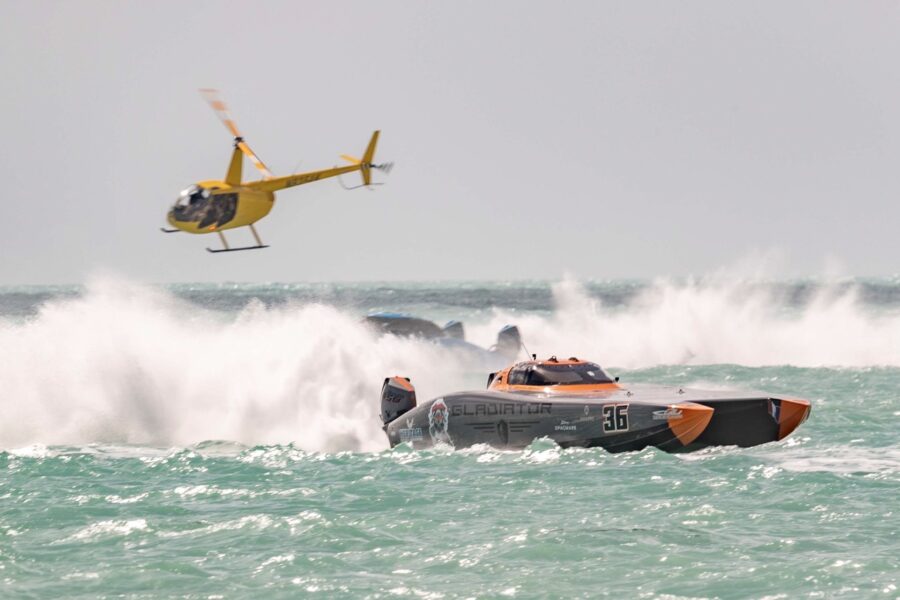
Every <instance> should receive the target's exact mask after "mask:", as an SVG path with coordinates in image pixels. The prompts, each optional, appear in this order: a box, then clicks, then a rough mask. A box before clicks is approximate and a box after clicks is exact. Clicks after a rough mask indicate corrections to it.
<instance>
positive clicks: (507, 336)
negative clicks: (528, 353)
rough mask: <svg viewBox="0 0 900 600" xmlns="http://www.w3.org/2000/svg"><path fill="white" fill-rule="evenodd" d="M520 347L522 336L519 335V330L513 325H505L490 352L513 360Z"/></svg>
mask: <svg viewBox="0 0 900 600" xmlns="http://www.w3.org/2000/svg"><path fill="white" fill-rule="evenodd" d="M521 347H522V336H521V335H520V334H519V328H518V327H516V326H515V325H507V326H506V327H504V328H503V329H501V330H500V333H498V334H497V343H496V344H495V345H494V346H493V347H492V348H491V350H492V351H494V352H496V353H498V354H502V355H503V356H506V357H508V358H514V357H515V356H516V354H518V353H519V348H521Z"/></svg>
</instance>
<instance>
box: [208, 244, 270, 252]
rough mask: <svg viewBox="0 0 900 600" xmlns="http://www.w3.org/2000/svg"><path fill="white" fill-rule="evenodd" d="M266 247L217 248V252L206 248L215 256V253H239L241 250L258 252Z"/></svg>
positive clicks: (266, 246)
mask: <svg viewBox="0 0 900 600" xmlns="http://www.w3.org/2000/svg"><path fill="white" fill-rule="evenodd" d="M268 247H269V246H268V245H265V246H244V247H242V248H219V249H218V250H213V249H212V248H207V249H206V251H207V252H212V253H213V254H216V253H217V252H240V251H241V250H259V249H261V248H268Z"/></svg>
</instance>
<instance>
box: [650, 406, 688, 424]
mask: <svg viewBox="0 0 900 600" xmlns="http://www.w3.org/2000/svg"><path fill="white" fill-rule="evenodd" d="M683 416H684V413H682V412H681V411H680V410H679V409H677V408H673V407H671V406H670V407H669V408H667V409H666V410H654V411H653V420H654V421H668V420H669V419H680V418H682V417H683Z"/></svg>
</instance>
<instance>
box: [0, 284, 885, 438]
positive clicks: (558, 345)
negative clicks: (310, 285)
mask: <svg viewBox="0 0 900 600" xmlns="http://www.w3.org/2000/svg"><path fill="white" fill-rule="evenodd" d="M553 294H554V301H555V309H554V310H553V311H552V312H551V313H549V314H538V313H534V312H532V313H521V312H518V311H511V310H500V309H493V311H492V312H490V313H488V316H487V317H485V316H481V319H480V321H478V322H474V323H467V327H468V333H469V337H470V338H471V339H472V340H473V341H475V342H476V343H479V344H481V345H485V346H486V345H489V344H490V343H492V342H493V341H494V339H495V336H496V332H497V330H498V329H499V328H500V327H501V326H502V325H504V324H507V323H516V324H518V325H519V326H520V328H521V330H522V334H523V338H524V340H525V342H526V344H527V345H528V349H529V351H531V352H536V353H539V354H541V355H547V354H560V355H566V356H568V355H578V356H584V357H589V358H592V359H595V360H598V361H600V362H602V363H603V364H608V365H611V366H618V367H624V368H641V367H647V366H652V365H657V364H679V363H682V364H684V363H686V364H708V363H739V364H743V365H750V366H756V365H796V366H823V365H825V366H843V367H863V366H871V365H888V366H900V315H898V314H896V313H895V312H893V313H892V312H884V311H882V312H881V313H879V312H877V311H875V310H874V309H872V308H871V307H867V306H863V305H862V304H861V303H860V302H859V300H858V298H857V294H856V291H855V290H854V289H852V288H849V289H848V288H846V287H845V288H841V290H840V291H835V290H829V289H828V288H823V289H822V290H821V291H819V292H818V293H817V294H816V295H815V296H814V297H813V298H812V299H811V300H809V301H808V302H806V303H804V304H803V305H802V306H793V307H791V306H787V305H786V304H785V302H783V299H780V298H778V297H777V294H776V293H775V292H773V291H772V290H771V289H769V288H767V287H766V286H759V285H755V286H754V285H748V284H746V283H740V282H737V283H735V282H732V283H728V282H713V281H702V280H695V281H688V282H680V283H673V282H667V281H658V282H655V283H653V284H652V285H649V286H647V287H646V288H645V289H644V290H643V291H642V292H641V293H640V294H638V295H637V296H636V297H635V298H633V299H632V300H631V301H629V302H628V303H627V304H626V305H624V306H618V307H607V306H605V305H604V304H603V303H602V302H601V301H599V300H597V299H596V298H593V297H592V296H591V295H590V294H588V293H587V292H586V291H585V290H584V288H582V286H581V285H579V283H578V282H576V281H574V280H572V279H566V280H564V281H562V282H560V283H558V284H556V285H554V286H553ZM482 315H483V313H482ZM423 316H425V317H428V316H429V315H423ZM359 318H360V315H359V314H355V313H352V312H351V311H344V310H341V309H339V308H336V307H334V306H329V305H325V304H315V303H304V304H299V303H297V304H290V303H288V304H286V305H282V306H278V307H274V308H273V307H266V306H264V305H263V304H262V303H261V302H258V301H251V302H250V303H249V304H248V305H247V306H246V307H244V308H243V309H242V310H241V311H240V312H239V313H237V314H224V313H222V312H217V311H213V310H207V309H204V308H202V307H198V306H197V305H196V304H192V303H190V302H188V301H185V300H181V299H179V298H177V297H175V296H174V295H172V294H170V293H168V292H166V291H164V290H160V289H158V288H154V287H148V286H142V285H136V284H132V283H129V282H125V281H121V280H118V279H115V278H105V279H96V280H94V281H92V282H91V283H89V284H88V286H87V288H86V290H85V292H84V293H83V294H82V295H80V296H78V297H74V298H66V299H56V300H51V301H49V302H47V303H45V304H44V305H43V306H42V307H41V308H40V310H39V311H38V313H37V314H36V315H35V316H34V317H33V318H31V319H29V320H28V321H26V322H24V323H23V322H13V321H4V320H2V319H0V448H11V447H18V446H23V445H27V444H35V443H43V444H84V443H93V442H104V443H120V442H121V443H129V444H131V443H137V444H155V445H168V444H178V445H187V444H192V443H196V442H199V441H202V440H216V439H219V440H232V441H237V442H241V443H245V444H264V443H265V444H268V443H285V442H293V443H295V444H296V445H297V446H298V447H300V448H302V449H305V450H325V451H334V450H376V449H382V448H384V447H385V441H384V436H383V433H382V432H381V430H380V426H379V420H378V402H377V398H378V393H379V389H380V386H381V382H382V380H383V378H384V377H385V376H387V375H393V374H402V375H409V376H411V377H413V378H414V382H415V384H416V386H417V389H418V390H419V392H420V397H422V398H429V397H431V396H433V395H436V394H438V393H441V392H442V391H446V390H452V389H459V388H460V386H461V382H465V383H466V385H473V383H472V382H476V383H477V384H480V383H481V382H483V376H484V374H485V370H484V369H479V368H477V367H476V366H473V365H472V364H470V363H469V364H467V363H465V362H464V361H463V360H461V359H460V358H459V357H458V356H455V355H453V354H451V353H450V352H449V351H448V350H446V349H443V348H440V347H438V346H435V345H432V344H429V343H427V342H422V341H415V340H408V339H399V338H394V337H390V336H388V337H378V336H376V335H375V334H373V333H372V332H371V331H369V330H368V329H367V328H366V327H364V326H363V325H362V324H361V323H360V321H359Z"/></svg>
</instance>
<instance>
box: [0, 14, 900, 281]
mask: <svg viewBox="0 0 900 600" xmlns="http://www.w3.org/2000/svg"><path fill="white" fill-rule="evenodd" d="M898 30H900V6H898V5H897V4H895V3H890V2H871V3H865V4H863V5H855V4H846V3H839V2H797V3H791V4H788V5H785V4H782V3H775V2H764V3H752V4H749V3H716V4H711V3H699V2H686V3H678V4H671V3H666V2H650V3H641V4H630V3H611V2H599V3H596V2H577V3H570V4H566V5H565V6H564V7H561V6H559V5H558V4H555V3H546V2H540V3H538V2H534V3H512V2H496V3H490V4H482V3H475V2H459V3H453V4H441V3H417V4H404V3H396V2H385V3H378V4H373V3H363V2H349V3H343V4H340V5H321V4H316V3H309V4H298V3H292V2H267V3H264V4H262V5H254V6H251V5H239V6H235V7H231V6H226V5H224V4H220V3H215V2H197V3H190V4H183V3H175V2H160V3H153V4H143V3H134V4H124V3H123V4H108V3H103V2H87V1H86V2H78V3H71V4H67V3H50V2H43V3H14V2H6V3H3V4H2V5H0V76H2V77H3V80H4V82H5V86H4V88H5V89H4V91H5V93H4V95H3V97H2V99H0V123H2V129H3V131H4V142H5V143H4V144H3V146H2V149H0V159H2V160H0V164H2V165H3V167H2V169H3V171H2V174H3V180H4V195H5V199H4V203H5V205H6V206H8V207H9V208H10V210H8V211H7V212H6V216H5V218H3V219H0V248H2V260H0V286H10V285H40V284H60V285H70V284H74V285H77V284H81V283H84V282H85V281H87V280H89V279H90V278H92V277H95V276H97V274H101V275H102V274H108V273H112V274H115V275H120V276H122V277H123V278H126V279H128V280H132V281H139V282H148V283H159V284H167V283H179V282H183V283H215V282H234V283H261V282H286V283H289V282H297V283H301V282H310V283H314V282H322V283H326V282H342V283H352V282H412V281H444V282H447V281H490V280H502V281H523V280H525V281H527V280H538V281H557V280H560V279H562V278H563V277H564V276H566V275H567V274H570V275H571V276H573V277H575V278H577V279H579V280H605V279H638V280H646V279H652V278H656V277H665V276H672V277H685V276H690V275H695V276H703V275H707V274H711V273H715V272H717V271H722V270H734V271H736V272H738V273H740V272H743V270H745V265H746V264H747V263H751V267H750V270H751V271H752V269H753V268H755V267H753V266H752V263H756V262H760V261H759V259H758V258H757V257H759V256H762V257H763V260H762V261H761V262H762V263H764V264H765V267H764V268H763V269H762V271H761V272H762V273H764V274H765V273H774V274H775V277H777V278H797V277H801V278H802V277H823V276H824V277H826V278H834V277H878V278H880V277H895V276H897V274H898V273H900V266H898V264H900V261H898V257H900V235H898V233H897V228H898V225H900V204H898V202H897V200H896V199H897V198H898V197H900V170H898V169H897V167H896V165H897V164H900V108H898V107H897V99H898V98H900V76H898V75H897V73H896V68H895V64H894V63H895V57H896V56H898V55H900V36H897V35H896V32H897V31H898ZM201 87H216V88H218V89H220V90H222V92H223V94H224V97H225V99H226V100H227V102H228V103H229V105H230V107H231V109H232V113H233V115H234V117H235V119H236V120H237V123H238V124H239V126H240V128H241V130H242V132H243V133H244V135H245V137H246V139H247V141H248V142H249V143H250V144H251V146H252V147H253V148H254V150H255V151H256V152H257V153H258V154H259V155H260V157H261V158H262V159H263V160H264V161H265V162H266V163H267V164H268V165H269V167H270V168H271V169H272V170H273V171H274V172H275V173H276V174H286V173H289V172H292V171H296V170H300V171H305V170H312V169H317V168H324V167H329V166H332V165H334V164H336V163H337V162H338V160H339V159H338V154H340V153H350V154H358V153H360V152H361V151H362V149H363V147H364V146H365V144H366V142H367V140H368V138H369V136H370V134H371V132H372V131H373V130H375V129H381V130H382V136H381V141H380V144H379V149H378V153H377V155H376V159H377V160H379V161H394V162H395V163H396V167H395V169H394V171H393V173H392V174H391V175H390V176H388V177H384V176H382V175H381V174H378V175H376V178H377V179H379V180H381V181H386V182H387V185H385V186H383V187H379V188H376V190H375V191H373V192H368V191H366V190H358V191H353V192H351V191H345V190H343V189H341V187H340V186H339V185H338V183H337V182H336V181H334V180H329V181H325V182H318V183H315V184H311V185H306V186H301V187H299V188H293V189H289V190H285V191H283V192H280V193H279V194H278V201H277V203H276V207H275V208H274V210H273V211H272V213H271V214H270V215H269V216H268V217H267V218H265V219H264V220H262V221H260V222H259V224H258V229H259V232H260V234H261V236H262V239H263V240H264V242H265V243H268V244H270V245H271V248H268V249H265V250H258V251H253V252H243V253H235V254H231V255H211V254H208V253H207V252H206V251H205V250H204V248H205V247H206V246H211V247H218V245H219V240H218V239H217V237H216V236H209V235H207V236H192V235H188V234H173V235H164V234H162V233H160V232H159V227H160V226H162V225H164V224H165V221H164V217H165V213H166V211H167V210H168V208H169V207H170V205H171V204H172V202H173V201H174V199H175V197H176V196H177V194H178V192H179V191H180V190H181V189H183V188H184V187H186V186H187V185H189V184H190V183H192V182H195V181H199V180H203V179H214V178H220V177H222V176H223V175H224V172H225V169H226V166H227V162H228V158H229V155H230V150H231V140H230V138H229V135H228V133H227V132H226V131H225V130H224V129H223V128H222V126H221V124H220V123H219V122H218V120H217V119H216V117H215V116H214V115H213V113H212V112H211V111H210V110H209V108H208V107H207V106H206V105H205V103H204V102H203V101H202V100H201V99H200V97H199V95H198V94H197V89H198V88H201ZM298 164H299V167H298ZM244 169H245V176H246V177H248V178H249V177H251V176H252V177H254V178H255V174H253V169H252V165H251V164H250V163H249V161H245V165H244ZM348 181H349V180H348ZM226 235H227V236H228V237H229V241H230V242H231V243H232V244H234V245H238V244H243V243H247V242H249V241H250V239H251V238H250V236H249V234H248V233H246V232H243V231H229V232H226ZM772 256H774V257H775V258H774V259H770V258H769V257H772Z"/></svg>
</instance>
